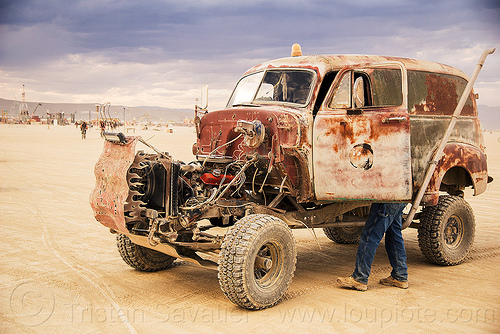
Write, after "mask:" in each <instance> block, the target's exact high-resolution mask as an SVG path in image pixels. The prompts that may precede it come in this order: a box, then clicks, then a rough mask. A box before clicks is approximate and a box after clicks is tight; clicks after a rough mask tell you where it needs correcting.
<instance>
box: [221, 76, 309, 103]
mask: <svg viewBox="0 0 500 334" xmlns="http://www.w3.org/2000/svg"><path fill="white" fill-rule="evenodd" d="M313 81H314V72H312V71H308V70H290V69H280V70H269V71H266V72H257V73H253V74H250V75H248V76H246V77H244V78H242V79H241V80H240V81H239V82H238V84H237V85H236V88H235V89H234V92H233V95H232V96H231V99H229V103H228V104H227V106H228V107H232V106H236V105H246V104H249V105H255V104H281V103H283V102H286V103H292V104H299V105H305V104H306V103H307V99H308V98H309V95H310V92H311V87H312V83H313Z"/></svg>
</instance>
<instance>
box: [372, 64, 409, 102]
mask: <svg viewBox="0 0 500 334" xmlns="http://www.w3.org/2000/svg"><path fill="white" fill-rule="evenodd" d="M370 79H371V80H370V81H371V83H372V87H371V88H372V96H373V106H374V107H388V106H400V105H401V104H403V88H402V78H401V70H399V69H386V68H384V69H374V70H373V71H372V73H371V74H370Z"/></svg>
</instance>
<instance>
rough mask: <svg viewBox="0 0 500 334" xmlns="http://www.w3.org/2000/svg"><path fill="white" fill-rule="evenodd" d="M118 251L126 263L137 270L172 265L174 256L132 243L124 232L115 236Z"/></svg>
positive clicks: (155, 269)
mask: <svg viewBox="0 0 500 334" xmlns="http://www.w3.org/2000/svg"><path fill="white" fill-rule="evenodd" d="M116 244H117V246H118V252H120V255H121V257H122V259H123V261H125V263H126V264H128V265H129V266H131V267H132V268H134V269H136V270H139V271H150V272H151V271H160V270H163V269H167V268H170V267H172V266H173V263H174V261H175V257H173V256H170V255H167V254H164V253H160V252H157V251H155V250H152V249H149V248H147V247H143V246H139V245H136V244H134V243H133V242H132V241H131V240H130V238H129V237H127V236H126V235H124V234H118V235H117V236H116Z"/></svg>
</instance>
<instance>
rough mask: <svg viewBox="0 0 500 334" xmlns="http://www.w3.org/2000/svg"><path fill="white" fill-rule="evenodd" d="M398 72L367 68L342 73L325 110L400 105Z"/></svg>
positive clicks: (401, 94)
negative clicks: (327, 108)
mask: <svg viewBox="0 0 500 334" xmlns="http://www.w3.org/2000/svg"><path fill="white" fill-rule="evenodd" d="M402 86H403V83H402V75H401V70H400V69H388V68H367V69H363V70H356V71H352V72H348V73H345V74H344V76H343V77H342V79H341V81H340V84H339V85H338V87H337V89H336V91H335V93H334V95H333V98H332V100H331V101H330V104H329V105H328V106H329V108H332V109H349V108H356V109H358V108H361V109H362V108H367V107H371V108H373V107H391V106H400V105H401V104H403V88H402Z"/></svg>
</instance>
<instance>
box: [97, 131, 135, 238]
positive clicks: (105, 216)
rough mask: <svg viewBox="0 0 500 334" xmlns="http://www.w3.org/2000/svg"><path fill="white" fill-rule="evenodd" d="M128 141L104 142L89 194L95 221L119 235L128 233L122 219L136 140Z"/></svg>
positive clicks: (130, 139)
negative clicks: (117, 142) (121, 142)
mask: <svg viewBox="0 0 500 334" xmlns="http://www.w3.org/2000/svg"><path fill="white" fill-rule="evenodd" d="M127 139H128V142H127V144H125V145H118V144H113V143H110V142H108V141H105V144H104V150H103V152H102V154H101V157H100V158H99V160H98V161H97V163H96V165H95V168H94V174H95V178H96V185H95V189H94V191H93V192H92V194H91V195H90V205H91V207H92V210H93V211H94V216H95V219H96V220H97V221H98V222H100V223H101V224H103V225H104V226H106V227H109V228H110V229H113V230H115V231H119V232H122V233H128V230H127V228H126V225H125V218H124V206H125V202H126V200H127V196H128V192H129V191H128V190H129V188H128V183H127V171H128V169H129V167H130V165H131V164H132V162H133V161H134V157H135V146H136V143H137V138H127Z"/></svg>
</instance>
